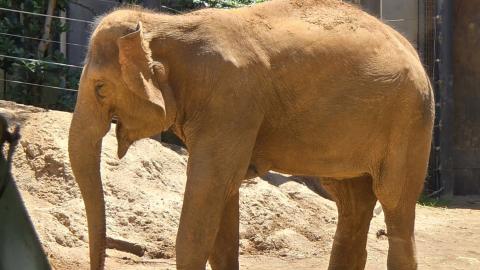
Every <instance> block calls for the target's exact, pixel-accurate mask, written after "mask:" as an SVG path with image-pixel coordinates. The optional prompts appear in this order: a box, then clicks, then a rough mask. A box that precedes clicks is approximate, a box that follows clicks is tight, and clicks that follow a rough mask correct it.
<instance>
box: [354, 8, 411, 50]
mask: <svg viewBox="0 0 480 270" xmlns="http://www.w3.org/2000/svg"><path fill="white" fill-rule="evenodd" d="M360 4H361V6H362V8H363V9H364V10H365V11H367V12H369V13H370V14H372V15H374V16H376V17H378V18H381V19H382V20H383V21H384V22H385V23H387V24H389V25H391V26H392V27H393V28H395V29H396V30H397V31H399V32H400V33H402V35H404V36H405V37H406V38H407V39H408V40H409V41H410V42H411V43H412V44H413V45H414V46H415V47H416V48H417V47H418V46H417V45H418V30H419V16H418V15H419V12H418V11H419V10H418V6H419V0H401V1H399V0H360Z"/></svg>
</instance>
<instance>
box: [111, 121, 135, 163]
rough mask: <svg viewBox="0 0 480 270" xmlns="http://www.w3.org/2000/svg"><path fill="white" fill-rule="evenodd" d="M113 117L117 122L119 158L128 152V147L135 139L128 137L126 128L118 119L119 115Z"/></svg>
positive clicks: (116, 132)
mask: <svg viewBox="0 0 480 270" xmlns="http://www.w3.org/2000/svg"><path fill="white" fill-rule="evenodd" d="M113 119H115V120H116V122H117V127H116V128H115V134H116V136H117V144H118V148H117V156H118V158H120V159H122V158H123V157H124V156H125V154H127V151H128V148H129V147H130V145H132V143H133V140H131V139H130V138H129V137H128V132H127V131H126V130H125V128H124V126H123V125H122V122H121V121H120V120H119V119H118V117H115V116H114V117H113Z"/></svg>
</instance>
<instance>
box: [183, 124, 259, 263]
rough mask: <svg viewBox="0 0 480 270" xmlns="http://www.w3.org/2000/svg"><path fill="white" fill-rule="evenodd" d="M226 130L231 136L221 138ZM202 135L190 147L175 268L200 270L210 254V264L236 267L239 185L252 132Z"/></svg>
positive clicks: (248, 157)
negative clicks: (200, 138) (201, 137)
mask: <svg viewBox="0 0 480 270" xmlns="http://www.w3.org/2000/svg"><path fill="white" fill-rule="evenodd" d="M244 131H245V130H244ZM227 134H233V135H232V136H231V137H229V138H226V136H227ZM203 138H204V139H202V140H198V141H199V143H197V144H193V146H192V145H190V146H189V150H190V158H189V161H188V170H187V186H186V189H185V196H184V202H183V208H182V215H181V218H180V225H179V230H178V235H177V243H176V257H177V269H188V270H197V269H202V270H204V269H205V265H206V262H207V259H209V258H210V259H211V264H212V267H213V269H238V216H239V214H238V190H239V187H240V183H241V181H242V179H244V177H245V173H246V172H247V169H248V164H249V162H250V158H251V154H252V150H253V147H254V144H255V138H256V131H253V130H248V132H245V133H243V134H242V133H241V131H240V132H238V131H237V132H226V134H222V135H221V137H220V136H215V135H209V136H205V137H203Z"/></svg>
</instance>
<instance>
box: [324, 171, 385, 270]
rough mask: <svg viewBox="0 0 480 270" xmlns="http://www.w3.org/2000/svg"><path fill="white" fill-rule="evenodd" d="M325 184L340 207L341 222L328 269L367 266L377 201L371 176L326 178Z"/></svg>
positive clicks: (361, 267)
mask: <svg viewBox="0 0 480 270" xmlns="http://www.w3.org/2000/svg"><path fill="white" fill-rule="evenodd" d="M322 186H323V187H324V188H325V190H326V191H327V192H328V193H329V194H330V195H331V196H332V197H333V199H334V200H335V202H336V204H337V208H338V225H337V231H336V232H335V238H334V242H333V247H332V253H331V255H330V264H329V267H328V269H329V270H340V269H342V270H343V269H349V270H359V269H364V268H365V262H366V260H367V251H366V245H367V235H368V229H369V226H370V220H371V219H372V215H373V208H374V207H375V202H376V201H377V199H376V197H375V195H374V193H373V189H372V179H371V177H370V176H362V177H358V178H352V179H344V180H323V181H322Z"/></svg>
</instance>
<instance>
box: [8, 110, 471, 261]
mask: <svg viewBox="0 0 480 270" xmlns="http://www.w3.org/2000/svg"><path fill="white" fill-rule="evenodd" d="M0 113H1V114H3V115H6V116H7V117H8V118H9V119H10V121H12V122H15V123H17V124H19V125H21V126H22V140H21V142H20V145H19V147H18V149H17V151H16V154H15V161H14V169H13V174H14V176H15V179H16V181H17V185H18V187H19V189H20V191H21V194H22V196H23V199H24V201H25V204H26V206H27V208H28V210H29V213H30V215H31V218H32V221H33V222H34V225H35V227H36V229H37V232H38V234H39V237H40V239H41V241H42V244H43V247H44V249H45V252H46V253H47V255H48V257H49V260H50V262H51V264H52V266H53V268H54V269H69V270H70V269H87V268H88V267H87V265H88V256H87V255H88V248H87V242H86V241H87V240H86V239H87V230H86V220H85V214H84V208H83V202H82V199H81V197H80V194H79V190H78V187H77V185H76V183H75V181H74V178H73V176H72V173H71V169H70V165H69V162H68V158H67V157H68V155H67V137H68V127H69V123H70V119H71V114H68V113H63V112H56V111H46V110H43V109H38V108H34V107H28V106H21V105H17V104H14V103H9V102H3V101H0ZM103 145H104V147H103V153H102V175H103V178H104V181H103V183H104V189H105V197H106V203H107V234H108V236H109V237H112V238H114V239H119V240H124V241H128V242H130V243H133V244H137V245H139V246H141V248H142V250H143V251H144V253H145V254H144V255H143V256H142V257H138V256H136V255H133V254H131V253H126V252H121V251H116V250H112V249H109V250H107V256H108V257H107V269H132V270H133V269H175V254H174V243H175V234H176V228H177V226H178V218H179V214H180V209H181V204H182V196H183V189H184V186H185V180H186V179H185V167H186V161H187V158H188V156H187V155H186V153H185V151H183V150H181V149H178V148H175V147H172V146H169V145H162V144H160V143H159V142H157V141H154V140H142V141H140V142H138V143H136V144H135V145H134V146H133V148H132V149H131V150H130V151H129V153H128V154H127V156H126V157H125V158H124V159H122V160H118V159H117V157H116V155H115V151H116V141H115V138H114V135H113V133H109V134H108V135H107V136H106V138H105V140H104V144H103ZM240 192H241V226H240V227H241V228H240V236H241V245H240V251H241V254H242V255H241V257H240V264H241V269H260V270H263V269H265V270H266V269H288V270H290V269H326V267H327V265H328V256H329V252H330V246H331V243H332V238H333V234H334V232H335V226H336V220H337V219H336V208H335V204H334V203H332V202H331V201H329V200H327V199H324V198H323V197H321V196H319V195H318V194H317V193H315V192H314V191H313V190H311V189H310V188H309V187H308V186H307V185H305V184H304V183H302V182H301V181H298V179H297V178H294V177H289V176H286V175H280V174H276V173H272V174H270V175H268V176H267V177H264V178H263V179H260V178H255V179H253V180H249V181H246V182H245V183H244V184H243V185H242V188H241V191H240ZM380 229H385V225H384V223H383V214H382V213H380V214H379V215H377V216H376V217H374V219H373V220H372V226H371V229H370V234H369V243H368V252H369V255H368V261H367V267H366V269H386V253H387V249H388V241H387V239H386V238H385V237H380V238H377V237H376V233H377V231H378V230H380ZM416 239H417V250H418V261H419V264H420V267H419V269H462V270H463V269H480V197H464V198H455V199H454V200H452V201H451V203H450V204H449V207H448V208H433V207H425V206H420V205H419V206H418V207H417V226H416Z"/></svg>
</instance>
